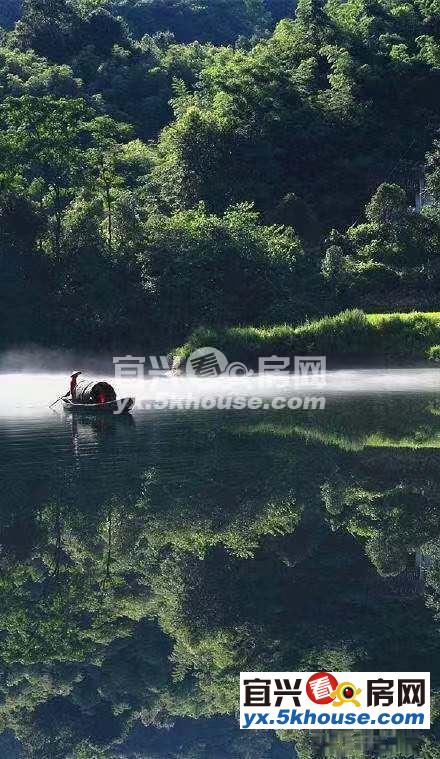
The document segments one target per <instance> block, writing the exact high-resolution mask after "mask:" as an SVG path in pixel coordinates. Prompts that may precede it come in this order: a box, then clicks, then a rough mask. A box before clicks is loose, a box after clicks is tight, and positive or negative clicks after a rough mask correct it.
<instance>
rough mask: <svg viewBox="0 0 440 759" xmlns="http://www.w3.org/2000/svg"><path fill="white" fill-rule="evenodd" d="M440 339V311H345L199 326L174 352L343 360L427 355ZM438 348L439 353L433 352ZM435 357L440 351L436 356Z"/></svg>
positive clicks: (182, 355) (239, 357) (238, 358)
mask: <svg viewBox="0 0 440 759" xmlns="http://www.w3.org/2000/svg"><path fill="white" fill-rule="evenodd" d="M438 344H440V312H437V311H436V312H431V313H428V312H426V313H422V312H415V311H414V312H412V313H405V314H399V313H395V314H365V313H363V312H362V311H359V310H353V311H344V312H343V313H341V314H338V315H337V316H326V317H324V318H323V319H319V320H318V321H312V322H306V323H305V324H302V325H300V326H297V327H295V326H293V325H289V324H281V325H277V326H273V327H231V328H229V329H224V330H215V329H204V328H201V329H198V330H196V331H195V332H193V333H192V335H190V337H189V339H188V342H187V343H186V344H185V345H184V346H182V347H181V348H178V349H177V350H176V351H175V356H176V362H177V363H178V362H179V361H181V360H182V359H184V358H186V357H187V356H188V355H189V354H190V353H191V352H192V351H193V350H195V349H196V348H200V347H203V346H213V347H215V348H218V349H219V350H222V351H223V352H224V353H225V354H226V355H227V357H228V359H229V361H244V362H246V361H248V362H254V363H255V362H256V361H257V359H258V357H259V356H270V355H278V356H284V355H295V354H296V355H303V354H304V355H327V356H328V357H334V358H340V359H344V358H345V359H366V358H369V357H371V358H383V359H387V358H390V359H395V360H396V359H410V360H420V359H424V358H428V357H429V351H430V349H431V348H432V347H433V346H435V345H438ZM434 353H435V352H434ZM434 357H437V356H434Z"/></svg>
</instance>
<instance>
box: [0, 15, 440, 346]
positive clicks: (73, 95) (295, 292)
mask: <svg viewBox="0 0 440 759" xmlns="http://www.w3.org/2000/svg"><path fill="white" fill-rule="evenodd" d="M439 18H440V9H439V8H437V7H436V5H435V3H426V2H424V0H412V2H406V3H401V2H399V1H398V0H376V1H375V2H371V0H348V2H341V1H340V0H328V1H327V2H326V3H323V2H319V1H318V0H299V2H298V4H297V6H296V5H295V3H294V2H293V0H292V1H291V0H233V2H231V0H228V1H227V2H226V1H225V0H204V1H203V2H197V3H196V2H195V1H194V0H119V1H115V0H108V1H106V0H104V1H103V2H102V1H101V0H23V2H22V3H21V2H19V0H9V2H6V3H4V4H3V5H2V10H1V12H0V24H1V25H2V26H3V30H2V32H1V36H0V144H1V153H0V240H1V246H0V289H1V299H0V303H1V305H0V312H1V315H2V317H3V323H5V324H8V326H7V328H6V329H5V330H4V331H3V333H2V347H5V346H7V345H9V344H17V343H23V342H26V341H29V340H30V339H31V340H32V342H39V343H42V344H44V343H46V344H56V345H59V346H80V345H83V344H86V345H88V346H96V345H98V344H99V345H100V346H107V347H115V346H116V345H121V343H122V342H123V341H124V340H125V341H126V340H127V337H128V338H129V340H130V344H131V345H132V346H133V347H135V346H142V347H147V346H151V345H152V344H154V345H155V346H157V347H159V346H160V348H161V349H168V348H170V347H173V346H175V345H177V344H178V343H181V342H184V341H185V339H186V338H187V337H188V335H189V334H190V332H191V331H192V330H193V329H195V328H197V327H209V328H211V327H212V328H224V327H228V326H233V325H234V324H235V325H254V326H261V325H270V324H275V323H286V322H287V323H294V324H296V323H299V322H300V321H302V320H304V319H305V318H307V317H317V316H320V315H324V314H332V313H337V312H338V311H341V310H343V309H344V308H353V307H360V308H362V309H364V310H366V311H377V312H381V311H387V310H389V304H390V302H392V303H393V307H395V308H396V310H401V311H410V310H413V309H418V310H435V307H436V305H437V304H436V294H437V291H438V286H439V275H440V269H439V264H438V256H439V253H440V251H439V241H440V226H439V225H440V217H439V213H438V198H439V193H440V181H439V178H438V175H439V172H440V169H439V165H440V164H439V162H440V149H439V139H438V127H439V119H440V100H439V98H438V94H437V93H438V85H439V81H440V80H439V77H440V42H439V28H440V27H439ZM250 282H252V283H254V284H255V287H254V286H252V287H250ZM128 293H129V297H127V294H128ZM246 295H247V296H248V297H245V296H246ZM11 309H13V310H14V319H13V320H11V319H8V318H7V315H8V314H9V313H10V312H11ZM35 312H37V313H38V318H37V319H35Z"/></svg>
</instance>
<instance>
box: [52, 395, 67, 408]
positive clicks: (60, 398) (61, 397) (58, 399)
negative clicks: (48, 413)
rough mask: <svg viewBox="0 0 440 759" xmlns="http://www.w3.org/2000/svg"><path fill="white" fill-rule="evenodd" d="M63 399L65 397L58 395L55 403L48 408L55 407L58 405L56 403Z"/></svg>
mask: <svg viewBox="0 0 440 759" xmlns="http://www.w3.org/2000/svg"><path fill="white" fill-rule="evenodd" d="M64 397H65V396H64V395H60V397H59V398H57V399H56V401H54V402H53V403H51V404H50V406H49V408H52V406H55V404H56V403H58V401H62V400H63V399H64Z"/></svg>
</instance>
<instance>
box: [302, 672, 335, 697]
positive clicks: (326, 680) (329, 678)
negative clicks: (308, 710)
mask: <svg viewBox="0 0 440 759" xmlns="http://www.w3.org/2000/svg"><path fill="white" fill-rule="evenodd" d="M337 687H338V681H337V680H336V677H335V676H334V675H332V674H331V673H330V672H316V673H315V674H314V675H312V676H311V677H309V679H308V680H307V685H306V693H307V695H308V697H309V698H310V700H311V701H313V702H314V703H315V704H331V702H332V701H333V698H334V696H333V697H332V696H331V694H332V693H333V692H334V691H335V690H336V688H337Z"/></svg>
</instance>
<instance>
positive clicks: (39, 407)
mask: <svg viewBox="0 0 440 759" xmlns="http://www.w3.org/2000/svg"><path fill="white" fill-rule="evenodd" d="M85 376H87V375H85ZM99 378H100V379H105V380H107V381H108V382H110V383H111V384H112V385H113V387H114V388H115V390H116V393H117V396H118V397H120V398H121V397H127V396H134V397H135V398H136V401H137V409H136V408H135V413H136V411H137V412H138V413H147V412H145V411H143V409H142V408H141V403H142V401H154V400H158V399H160V400H163V399H176V400H177V399H179V398H188V397H191V398H194V399H197V398H203V397H207V396H209V397H216V396H219V397H222V398H225V397H229V396H237V395H239V396H246V397H251V396H261V397H264V398H268V399H270V398H273V397H275V396H286V397H290V396H298V395H310V394H313V395H318V396H329V397H331V396H344V395H348V396H349V395H353V394H360V395H369V394H379V393H440V369H432V368H427V369H425V368H421V369H420V368H418V369H361V370H338V371H331V372H327V375H326V381H325V384H324V385H323V384H321V383H320V382H319V381H316V380H313V379H308V378H297V377H295V376H294V375H284V376H280V375H278V376H267V375H266V376H265V377H264V378H262V377H257V376H253V377H217V378H206V379H202V378H199V377H178V376H168V377H161V378H154V379H145V380H128V379H119V378H115V377H111V376H108V377H103V376H99ZM69 382H70V377H69V374H68V373H66V374H40V373H38V374H32V373H20V374H0V416H1V417H3V418H4V417H16V416H33V415H38V416H41V415H42V414H45V413H46V412H47V413H48V414H52V413H54V412H53V411H51V410H50V409H49V408H48V407H49V405H50V404H51V403H52V402H53V401H55V400H56V398H58V397H59V396H60V395H63V394H64V393H66V392H67V391H68V387H69ZM55 410H56V411H58V412H62V404H61V403H59V404H57V406H56V407H55Z"/></svg>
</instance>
